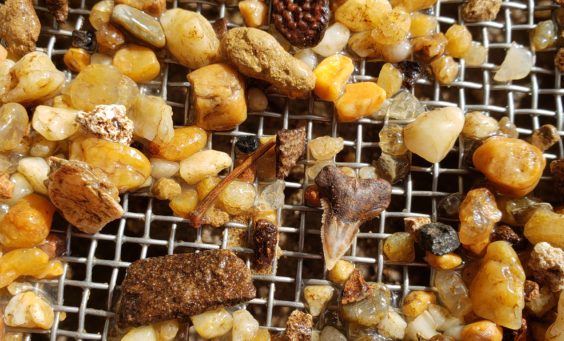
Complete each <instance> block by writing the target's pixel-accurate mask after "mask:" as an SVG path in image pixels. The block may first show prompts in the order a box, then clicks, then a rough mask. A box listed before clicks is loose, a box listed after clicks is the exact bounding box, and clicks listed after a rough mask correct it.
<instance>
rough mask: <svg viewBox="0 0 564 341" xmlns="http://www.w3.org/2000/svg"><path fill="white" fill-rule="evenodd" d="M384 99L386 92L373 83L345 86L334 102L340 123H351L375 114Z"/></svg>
mask: <svg viewBox="0 0 564 341" xmlns="http://www.w3.org/2000/svg"><path fill="white" fill-rule="evenodd" d="M385 99H386V91H385V90H384V89H382V88H381V87H379V86H378V85H377V84H376V83H373V82H360V83H354V84H347V86H345V93H344V94H343V96H341V97H340V98H339V99H338V100H337V101H336V102H335V108H336V109H337V117H338V119H339V121H340V122H353V121H356V120H358V119H360V118H362V117H365V116H368V115H370V114H372V113H374V112H376V111H377V110H378V109H379V108H380V107H381V106H382V103H384V100H385Z"/></svg>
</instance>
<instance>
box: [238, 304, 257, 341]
mask: <svg viewBox="0 0 564 341" xmlns="http://www.w3.org/2000/svg"><path fill="white" fill-rule="evenodd" d="M258 329H259V323H258V321H257V320H255V318H254V317H253V315H251V313H249V312H248V311H246V310H237V311H236V312H234V313H233V331H232V332H231V334H232V339H231V340H232V341H251V340H252V339H253V337H254V336H255V334H256V333H257V332H258Z"/></svg>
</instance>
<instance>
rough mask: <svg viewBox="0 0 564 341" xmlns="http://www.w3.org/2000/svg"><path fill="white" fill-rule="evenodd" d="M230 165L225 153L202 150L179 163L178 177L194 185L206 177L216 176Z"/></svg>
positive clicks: (228, 157)
mask: <svg viewBox="0 0 564 341" xmlns="http://www.w3.org/2000/svg"><path fill="white" fill-rule="evenodd" d="M232 163H233V161H232V160H231V157H230V156H229V154H227V153H224V152H220V151H217V150H203V151H199V152H197V153H196V154H194V155H191V156H190V157H188V158H187V159H185V160H182V161H181V162H180V176H181V177H182V179H184V181H186V183H187V184H189V185H195V184H197V183H198V182H199V181H201V180H203V179H204V178H205V177H207V176H212V175H217V174H218V173H219V172H221V171H222V170H223V169H225V168H228V167H230V166H231V164H232Z"/></svg>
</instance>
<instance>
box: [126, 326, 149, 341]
mask: <svg viewBox="0 0 564 341" xmlns="http://www.w3.org/2000/svg"><path fill="white" fill-rule="evenodd" d="M121 341H157V333H156V332H155V328H153V326H143V327H137V328H133V329H131V330H130V331H129V332H128V333H127V334H125V335H124V336H123V337H122V338H121Z"/></svg>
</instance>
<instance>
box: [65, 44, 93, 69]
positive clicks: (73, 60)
mask: <svg viewBox="0 0 564 341" xmlns="http://www.w3.org/2000/svg"><path fill="white" fill-rule="evenodd" d="M63 61H64V62H65V65H66V66H67V67H68V68H69V70H71V71H74V72H80V71H82V70H84V68H85V67H87V66H88V65H90V54H88V52H86V50H84V49H81V48H76V47H72V48H70V49H69V50H68V51H67V52H66V53H65V56H64V57H63Z"/></svg>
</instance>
